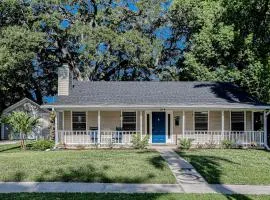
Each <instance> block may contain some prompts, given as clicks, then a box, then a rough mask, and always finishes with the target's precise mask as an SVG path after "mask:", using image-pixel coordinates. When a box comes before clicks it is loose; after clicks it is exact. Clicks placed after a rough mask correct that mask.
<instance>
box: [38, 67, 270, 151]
mask: <svg viewBox="0 0 270 200" xmlns="http://www.w3.org/2000/svg"><path fill="white" fill-rule="evenodd" d="M43 107H44V108H51V109H53V110H55V111H56V112H57V120H56V124H57V130H56V144H65V145H92V144H94V145H96V144H98V145H103V144H104V145H105V144H115V145H129V144H130V143H131V139H132V135H134V134H139V135H141V137H144V136H145V135H148V136H149V138H150V139H149V142H150V143H151V144H177V141H178V139H179V138H183V137H186V138H191V139H193V143H194V144H199V143H202V144H205V143H209V142H212V143H216V144H220V143H221V142H222V140H233V141H234V142H236V143H239V144H241V145H257V146H261V147H263V146H267V143H266V138H267V132H266V129H267V115H268V110H269V109H270V106H269V105H267V104H264V103H261V102H259V101H257V100H256V99H254V98H252V97H251V96H250V95H248V94H247V93H245V92H244V91H243V90H242V89H241V88H239V87H237V86H236V85H233V84H231V83H221V82H116V81H115V82H113V81H112V82H102V81H100V82H91V81H74V80H72V78H71V75H70V73H69V71H68V67H67V66H64V67H61V68H60V69H59V75H58V96H57V98H56V101H55V102H54V103H52V104H47V105H43Z"/></svg>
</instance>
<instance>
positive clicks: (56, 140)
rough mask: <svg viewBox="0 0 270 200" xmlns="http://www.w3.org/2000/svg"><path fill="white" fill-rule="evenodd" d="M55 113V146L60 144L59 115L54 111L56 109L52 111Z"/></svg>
mask: <svg viewBox="0 0 270 200" xmlns="http://www.w3.org/2000/svg"><path fill="white" fill-rule="evenodd" d="M52 111H53V112H55V119H54V134H55V136H54V141H55V146H56V145H57V144H58V143H59V140H58V123H57V121H58V119H57V118H58V113H57V112H56V111H55V110H54V108H53V109H52Z"/></svg>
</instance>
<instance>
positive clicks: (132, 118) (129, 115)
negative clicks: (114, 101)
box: [122, 112, 136, 131]
mask: <svg viewBox="0 0 270 200" xmlns="http://www.w3.org/2000/svg"><path fill="white" fill-rule="evenodd" d="M122 117H123V121H122V123H123V130H126V131H135V130H136V112H123V113H122Z"/></svg>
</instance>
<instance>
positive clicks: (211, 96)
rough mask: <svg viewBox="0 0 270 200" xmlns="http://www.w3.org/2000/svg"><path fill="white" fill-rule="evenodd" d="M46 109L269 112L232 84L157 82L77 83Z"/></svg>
mask: <svg viewBox="0 0 270 200" xmlns="http://www.w3.org/2000/svg"><path fill="white" fill-rule="evenodd" d="M43 107H56V108H57V107H59V108H60V107H89V108H90V107H101V108H102V107H112V108H114V107H122V108H125V107H127V108H129V107H130V108H131V107H134V108H147V107H149V108H192V107H197V108H204V107H209V108H254V109H270V105H268V104H264V103H261V102H259V101H258V100H256V99H255V98H253V97H252V96H250V95H249V94H248V93H246V92H244V91H243V90H242V89H241V88H240V87H238V86H236V85H234V84H231V83H224V82H157V81H155V82H154V81H152V82H124V81H123V82H117V81H110V82H105V81H99V82H98V81H96V82H91V81H74V83H73V87H72V88H71V89H70V93H69V95H68V96H58V97H57V98H56V101H55V103H53V104H50V105H44V106H43Z"/></svg>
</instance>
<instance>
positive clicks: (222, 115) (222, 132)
mask: <svg viewBox="0 0 270 200" xmlns="http://www.w3.org/2000/svg"><path fill="white" fill-rule="evenodd" d="M221 135H222V138H223V139H224V110H222V111H221Z"/></svg>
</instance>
